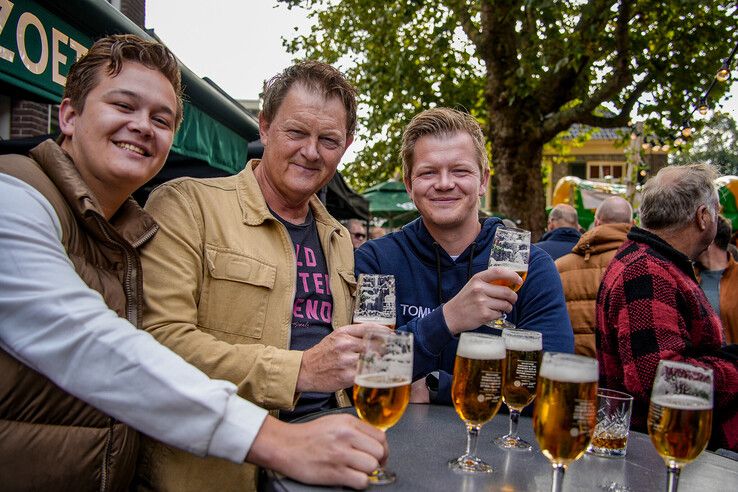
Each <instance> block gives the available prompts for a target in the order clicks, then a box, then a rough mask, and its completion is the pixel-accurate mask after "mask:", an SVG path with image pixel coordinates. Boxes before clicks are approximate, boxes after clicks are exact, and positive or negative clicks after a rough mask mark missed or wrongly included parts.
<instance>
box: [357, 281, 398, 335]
mask: <svg viewBox="0 0 738 492" xmlns="http://www.w3.org/2000/svg"><path fill="white" fill-rule="evenodd" d="M395 316H396V311H395V277H394V275H377V274H370V273H361V274H359V278H358V280H357V283H356V304H355V306H354V323H377V324H380V325H384V326H387V327H389V328H391V329H393V330H394V329H395Z"/></svg>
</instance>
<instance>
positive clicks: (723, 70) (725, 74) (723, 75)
mask: <svg viewBox="0 0 738 492" xmlns="http://www.w3.org/2000/svg"><path fill="white" fill-rule="evenodd" d="M715 78H716V79H717V81H718V82H725V81H726V80H728V79H729V78H730V67H728V61H727V60H726V61H724V62H723V66H722V67H720V70H718V71H717V74H716V75H715Z"/></svg>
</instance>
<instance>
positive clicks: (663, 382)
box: [647, 360, 713, 492]
mask: <svg viewBox="0 0 738 492" xmlns="http://www.w3.org/2000/svg"><path fill="white" fill-rule="evenodd" d="M712 398H713V378H712V369H707V368H704V367H697V366H693V365H691V364H685V363H683V362H674V361H670V360H662V361H660V362H659V365H658V367H657V368H656V378H655V379H654V381H653V390H652V391H651V404H650V406H649V408H648V421H647V426H648V435H649V436H650V437H651V442H652V443H653V446H654V447H655V448H656V451H657V452H658V453H659V454H660V455H661V457H662V458H663V459H664V462H665V463H666V490H667V491H668V492H676V490H677V486H678V485H679V473H680V472H681V469H682V468H683V467H684V465H686V464H687V463H691V462H692V461H694V460H695V459H696V458H697V456H699V455H700V453H702V451H704V450H705V447H707V442H708V441H709V440H710V434H711V432H712Z"/></svg>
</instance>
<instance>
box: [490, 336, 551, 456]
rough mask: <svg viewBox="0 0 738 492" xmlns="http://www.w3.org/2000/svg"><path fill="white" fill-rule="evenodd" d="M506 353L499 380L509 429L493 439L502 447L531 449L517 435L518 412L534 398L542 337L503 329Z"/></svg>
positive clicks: (522, 449)
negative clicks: (508, 418)
mask: <svg viewBox="0 0 738 492" xmlns="http://www.w3.org/2000/svg"><path fill="white" fill-rule="evenodd" d="M502 339H503V341H504V342H505V349H506V353H507V355H506V356H505V377H504V378H503V383H502V401H504V402H505V405H507V408H508V409H510V432H509V433H508V434H507V435H506V436H502V437H498V438H497V439H495V444H497V445H498V446H499V447H501V448H503V449H518V450H520V451H530V450H531V449H533V448H532V446H531V445H530V443H528V442H526V441H524V440H523V439H521V438H520V436H518V419H519V418H520V412H522V411H523V409H524V408H525V407H527V406H528V405H530V403H531V402H532V401H533V399H534V398H535V397H536V381H537V379H538V369H539V367H540V365H541V352H542V350H543V336H542V335H541V334H540V333H539V332H537V331H530V330H517V329H509V328H505V329H504V330H502Z"/></svg>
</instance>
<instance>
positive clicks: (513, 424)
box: [508, 408, 520, 439]
mask: <svg viewBox="0 0 738 492" xmlns="http://www.w3.org/2000/svg"><path fill="white" fill-rule="evenodd" d="M519 417H520V412H518V411H517V410H513V409H512V408H511V409H510V433H509V434H508V436H510V437H511V438H513V439H515V438H516V437H518V418H519Z"/></svg>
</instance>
